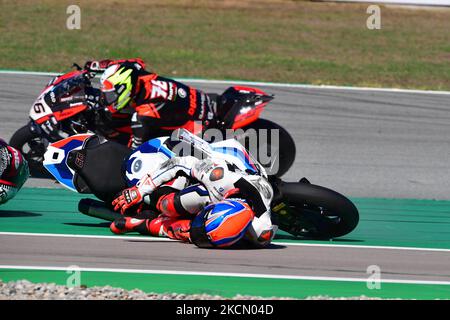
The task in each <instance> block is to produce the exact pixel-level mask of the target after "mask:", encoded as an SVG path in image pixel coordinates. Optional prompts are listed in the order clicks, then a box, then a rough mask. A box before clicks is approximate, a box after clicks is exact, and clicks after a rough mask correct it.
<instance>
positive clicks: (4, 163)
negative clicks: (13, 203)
mask: <svg viewBox="0 0 450 320" xmlns="http://www.w3.org/2000/svg"><path fill="white" fill-rule="evenodd" d="M29 175H30V174H29V169H28V163H27V161H26V160H25V159H24V158H23V156H22V154H21V153H20V152H19V151H17V150H16V149H14V148H13V147H10V146H8V144H7V143H6V142H5V141H3V140H2V139H0V204H3V203H6V202H7V201H8V200H11V199H12V198H14V196H15V195H16V194H17V192H18V191H19V190H20V188H21V187H22V186H23V184H24V183H25V181H26V180H27V179H28V177H29Z"/></svg>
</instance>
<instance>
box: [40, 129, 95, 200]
mask: <svg viewBox="0 0 450 320" xmlns="http://www.w3.org/2000/svg"><path fill="white" fill-rule="evenodd" d="M91 136H92V134H77V135H74V136H71V137H68V138H65V139H62V140H59V141H57V142H54V143H52V144H50V145H49V146H48V148H47V151H46V152H45V154H44V163H43V165H44V167H45V169H47V171H48V172H50V173H51V175H52V176H53V177H55V179H56V180H58V182H60V183H61V184H62V185H63V186H64V187H66V188H68V189H69V190H72V191H74V192H77V189H76V188H75V185H74V181H73V179H74V175H75V171H73V170H72V169H71V168H69V166H68V165H67V157H68V156H69V152H70V151H72V150H79V149H82V147H83V144H84V142H85V140H86V139H88V138H89V137H91ZM80 161H82V159H80Z"/></svg>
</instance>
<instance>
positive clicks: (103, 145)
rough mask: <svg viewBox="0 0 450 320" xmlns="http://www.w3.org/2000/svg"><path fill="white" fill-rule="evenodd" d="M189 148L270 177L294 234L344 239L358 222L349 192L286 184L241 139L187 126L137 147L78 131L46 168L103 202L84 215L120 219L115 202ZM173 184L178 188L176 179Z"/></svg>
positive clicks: (281, 214) (277, 216) (280, 212)
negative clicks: (206, 136)
mask: <svg viewBox="0 0 450 320" xmlns="http://www.w3.org/2000/svg"><path fill="white" fill-rule="evenodd" d="M186 150H188V151H186ZM186 152H191V154H192V152H193V153H194V155H197V157H199V156H211V155H214V157H219V158H221V159H225V160H226V161H228V162H229V163H230V164H231V165H235V166H236V167H237V168H239V170H241V171H246V172H249V173H250V174H258V175H263V176H266V177H267V178H268V180H269V182H270V184H271V186H272V187H273V189H274V197H273V200H272V204H271V210H272V213H273V215H272V216H273V219H274V221H275V223H276V224H277V225H278V226H279V228H280V229H281V230H283V231H285V232H288V233H289V234H291V235H293V236H301V237H306V238H314V239H317V238H319V239H330V238H335V237H341V236H343V235H346V234H348V233H349V232H351V231H352V230H353V229H355V227H356V226H357V224H358V221H359V213H358V210H357V208H356V207H355V205H354V204H353V203H352V202H351V201H350V200H349V199H347V198H346V197H345V196H343V195H341V194H339V193H337V192H335V191H333V190H330V189H327V188H324V187H321V186H318V185H313V184H311V183H309V181H308V180H306V179H305V178H303V179H301V180H300V181H299V182H285V181H283V180H281V179H280V178H278V177H276V176H273V175H271V176H267V173H266V171H265V169H264V167H263V166H261V164H259V163H258V161H257V160H255V159H254V158H253V157H252V156H251V155H250V154H249V153H247V151H246V149H245V147H244V146H243V145H242V144H240V143H239V142H238V141H237V140H235V139H229V140H223V141H219V142H214V143H208V142H206V141H205V140H203V139H201V138H200V137H198V136H195V135H193V134H192V133H190V132H189V131H187V130H184V129H178V130H176V131H175V132H174V134H173V135H172V136H171V137H160V138H155V139H152V140H149V141H147V142H145V143H144V144H142V145H141V146H140V147H138V148H137V149H136V150H134V151H133V150H129V149H128V148H126V147H124V146H123V145H120V144H118V143H117V142H114V141H108V140H105V139H103V138H101V137H99V136H97V135H92V134H84V135H75V136H72V137H69V138H66V139H63V140H61V141H58V142H56V143H52V144H50V146H49V147H48V149H47V152H46V153H45V155H44V157H45V160H44V167H45V168H46V169H47V170H48V171H49V172H50V173H51V174H52V175H53V176H54V177H55V178H56V179H57V180H58V181H59V182H60V183H61V184H62V185H63V186H65V187H67V188H68V189H70V190H72V191H75V192H78V193H82V194H93V195H95V196H96V197H97V198H98V199H100V200H101V201H97V200H93V199H82V200H81V201H80V202H79V206H78V209H79V211H80V212H81V213H84V214H87V215H90V216H93V217H96V218H100V219H104V220H108V221H114V220H115V219H116V218H118V217H120V214H119V213H116V212H114V211H113V210H112V208H111V205H110V204H111V201H112V200H113V199H114V198H115V197H116V196H117V195H118V194H119V193H120V192H121V191H122V190H123V189H125V188H129V187H131V186H134V185H135V184H136V183H137V182H138V181H139V179H140V178H142V177H143V176H144V175H145V174H146V173H147V172H150V171H153V170H154V169H155V168H156V167H157V166H158V165H159V164H161V163H163V162H164V161H166V160H168V159H170V158H172V157H175V156H180V155H186ZM180 179H181V178H180ZM175 182H176V181H175ZM171 187H172V188H175V189H177V188H178V187H177V185H176V183H174V184H172V185H171ZM184 187H185V185H184V184H183V187H182V188H184ZM180 189H181V188H180ZM144 201H148V200H146V199H144Z"/></svg>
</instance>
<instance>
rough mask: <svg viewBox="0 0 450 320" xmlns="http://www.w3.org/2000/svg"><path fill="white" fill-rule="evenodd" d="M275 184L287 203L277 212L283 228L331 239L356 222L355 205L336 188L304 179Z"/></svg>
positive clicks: (313, 236)
mask: <svg viewBox="0 0 450 320" xmlns="http://www.w3.org/2000/svg"><path fill="white" fill-rule="evenodd" d="M278 188H279V190H280V192H281V194H282V196H283V199H285V200H286V201H285V203H286V204H287V205H288V207H287V208H285V210H284V212H283V210H280V211H278V212H277V213H278V215H277V216H278V217H279V219H280V229H282V230H284V231H287V232H289V233H291V234H293V235H296V236H298V235H302V236H306V237H312V238H328V239H330V238H335V237H341V236H343V235H346V234H348V233H350V232H352V231H353V230H354V229H355V228H356V226H357V225H358V222H359V213H358V209H357V208H356V207H355V205H354V204H353V203H352V202H351V201H350V200H349V199H347V198H346V197H345V196H343V195H342V194H340V193H337V192H336V191H333V190H330V189H327V188H324V187H321V186H317V185H313V184H309V183H304V182H298V183H292V182H284V183H282V184H280V185H279V186H278ZM283 213H284V215H283Z"/></svg>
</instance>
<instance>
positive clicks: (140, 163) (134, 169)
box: [133, 159, 142, 172]
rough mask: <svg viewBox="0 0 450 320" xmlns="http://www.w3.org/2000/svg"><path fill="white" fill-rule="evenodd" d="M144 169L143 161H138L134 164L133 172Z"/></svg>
mask: <svg viewBox="0 0 450 320" xmlns="http://www.w3.org/2000/svg"><path fill="white" fill-rule="evenodd" d="M141 169H142V160H140V159H138V160H136V161H135V162H134V164H133V172H139V171H140V170H141Z"/></svg>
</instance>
